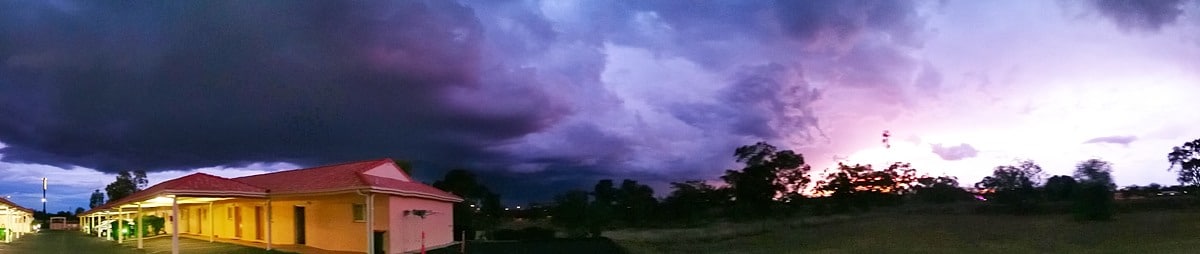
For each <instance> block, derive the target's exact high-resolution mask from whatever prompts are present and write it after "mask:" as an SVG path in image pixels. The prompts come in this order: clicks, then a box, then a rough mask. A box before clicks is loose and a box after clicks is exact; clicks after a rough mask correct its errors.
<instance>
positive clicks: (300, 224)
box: [295, 206, 304, 244]
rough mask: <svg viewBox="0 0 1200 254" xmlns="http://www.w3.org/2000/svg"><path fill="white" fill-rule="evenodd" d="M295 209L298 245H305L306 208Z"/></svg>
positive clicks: (298, 207)
mask: <svg viewBox="0 0 1200 254" xmlns="http://www.w3.org/2000/svg"><path fill="white" fill-rule="evenodd" d="M295 209H296V210H295V215H296V216H295V217H296V244H304V207H303V206H297V207H296V208H295Z"/></svg>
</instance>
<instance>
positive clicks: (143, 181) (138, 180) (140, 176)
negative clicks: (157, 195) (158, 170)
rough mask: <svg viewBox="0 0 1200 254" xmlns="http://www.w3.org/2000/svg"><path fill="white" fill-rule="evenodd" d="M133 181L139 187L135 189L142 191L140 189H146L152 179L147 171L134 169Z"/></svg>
mask: <svg viewBox="0 0 1200 254" xmlns="http://www.w3.org/2000/svg"><path fill="white" fill-rule="evenodd" d="M133 183H134V184H135V185H137V189H136V190H135V192H136V191H140V190H145V189H146V185H147V184H150V179H148V178H146V171H143V170H134V171H133Z"/></svg>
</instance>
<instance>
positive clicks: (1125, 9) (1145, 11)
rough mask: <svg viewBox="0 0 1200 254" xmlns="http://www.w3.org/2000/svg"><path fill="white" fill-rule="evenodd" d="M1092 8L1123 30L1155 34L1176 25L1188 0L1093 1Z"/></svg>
mask: <svg viewBox="0 0 1200 254" xmlns="http://www.w3.org/2000/svg"><path fill="white" fill-rule="evenodd" d="M1089 3H1090V4H1091V5H1092V7H1094V8H1096V10H1097V11H1098V12H1099V13H1100V14H1101V15H1103V16H1104V17H1106V18H1108V19H1111V20H1112V21H1113V22H1114V23H1116V24H1117V25H1118V26H1120V27H1121V28H1123V29H1130V30H1143V31H1151V32H1155V31H1158V30H1160V29H1162V28H1163V27H1164V26H1167V25H1170V24H1173V23H1175V21H1176V20H1178V19H1179V17H1180V16H1181V15H1183V13H1184V8H1185V6H1186V5H1187V4H1188V0H1151V1H1140V0H1091V1H1089Z"/></svg>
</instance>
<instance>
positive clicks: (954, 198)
mask: <svg viewBox="0 0 1200 254" xmlns="http://www.w3.org/2000/svg"><path fill="white" fill-rule="evenodd" d="M917 184H918V185H917V187H915V190H914V195H915V197H916V198H917V199H918V200H921V201H923V202H926V203H935V204H944V203H952V202H959V201H965V200H970V199H971V193H970V192H967V190H964V189H963V188H962V187H959V186H958V178H956V177H953V176H939V177H932V176H925V177H921V178H917Z"/></svg>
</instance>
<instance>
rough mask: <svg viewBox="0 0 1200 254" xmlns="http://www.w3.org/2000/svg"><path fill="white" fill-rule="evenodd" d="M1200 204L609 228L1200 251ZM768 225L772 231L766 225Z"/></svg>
mask: <svg viewBox="0 0 1200 254" xmlns="http://www.w3.org/2000/svg"><path fill="white" fill-rule="evenodd" d="M1198 219H1200V211H1147V212H1136V213H1122V214H1118V217H1117V218H1115V219H1114V220H1112V221H1108V222H1076V221H1074V220H1072V219H1071V218H1070V217H1069V215H1036V216H1012V215H969V214H958V215H950V214H933V215H914V214H886V213H873V214H867V215H859V216H835V217H810V218H805V219H803V220H790V221H770V222H768V223H741V224H719V225H712V226H709V227H705V228H702V229H682V230H680V229H675V230H640V231H634V230H625V231H616V232H611V233H608V234H606V235H608V236H609V237H610V238H613V239H614V240H616V241H617V242H618V243H620V244H621V245H622V246H624V247H625V248H626V249H628V250H630V251H631V252H633V253H1151V252H1152V253H1198V252H1200V220H1198ZM764 229H765V231H764Z"/></svg>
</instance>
